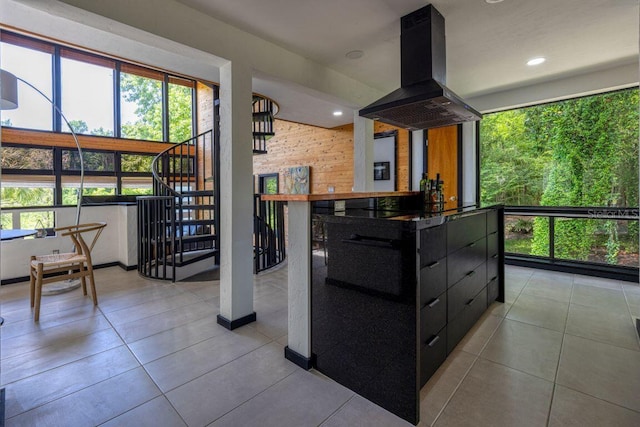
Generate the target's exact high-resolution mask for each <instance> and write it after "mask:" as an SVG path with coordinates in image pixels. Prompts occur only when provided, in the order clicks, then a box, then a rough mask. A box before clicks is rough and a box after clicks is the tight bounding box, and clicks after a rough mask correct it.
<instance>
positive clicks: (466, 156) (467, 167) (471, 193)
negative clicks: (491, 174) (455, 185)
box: [462, 122, 478, 205]
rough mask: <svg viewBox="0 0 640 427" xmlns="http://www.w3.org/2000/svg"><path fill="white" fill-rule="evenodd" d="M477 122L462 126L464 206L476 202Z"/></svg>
mask: <svg viewBox="0 0 640 427" xmlns="http://www.w3.org/2000/svg"><path fill="white" fill-rule="evenodd" d="M477 156H478V153H476V122H467V123H463V124H462V204H463V205H468V204H472V203H475V202H476V196H477V195H476V185H477V176H478V171H477V170H476V169H477V168H476V165H477V164H476V162H477Z"/></svg>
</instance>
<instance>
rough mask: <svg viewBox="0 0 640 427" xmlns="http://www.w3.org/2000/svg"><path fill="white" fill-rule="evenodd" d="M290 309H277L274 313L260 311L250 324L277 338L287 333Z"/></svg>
mask: <svg viewBox="0 0 640 427" xmlns="http://www.w3.org/2000/svg"><path fill="white" fill-rule="evenodd" d="M288 312H289V310H288V309H286V308H285V309H283V310H279V311H275V312H272V313H266V314H261V313H258V315H257V320H256V322H254V323H251V324H250V325H251V326H252V327H254V328H255V329H256V331H258V332H260V333H261V334H263V335H266V336H267V337H269V338H272V339H276V338H280V337H281V336H283V335H286V334H287V330H288V320H289V317H288Z"/></svg>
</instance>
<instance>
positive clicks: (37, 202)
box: [0, 186, 53, 208]
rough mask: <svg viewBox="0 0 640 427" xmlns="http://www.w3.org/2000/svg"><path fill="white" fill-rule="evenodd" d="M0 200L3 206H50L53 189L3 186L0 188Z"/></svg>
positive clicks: (0, 204)
mask: <svg viewBox="0 0 640 427" xmlns="http://www.w3.org/2000/svg"><path fill="white" fill-rule="evenodd" d="M0 201H1V203H0V206H1V207H3V208H11V207H24V206H52V205H53V189H52V188H25V187H7V186H3V187H2V188H1V189H0Z"/></svg>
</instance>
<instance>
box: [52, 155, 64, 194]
mask: <svg viewBox="0 0 640 427" xmlns="http://www.w3.org/2000/svg"><path fill="white" fill-rule="evenodd" d="M53 173H54V175H55V177H56V178H55V180H56V188H55V191H54V193H53V204H54V205H55V206H60V205H62V148H61V147H55V148H54V149H53Z"/></svg>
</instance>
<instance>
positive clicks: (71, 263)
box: [29, 222, 107, 322]
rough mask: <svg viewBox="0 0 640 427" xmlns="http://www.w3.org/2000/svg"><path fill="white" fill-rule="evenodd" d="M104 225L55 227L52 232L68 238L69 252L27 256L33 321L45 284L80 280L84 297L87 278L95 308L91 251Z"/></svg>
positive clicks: (100, 223) (99, 223) (94, 285)
mask: <svg viewBox="0 0 640 427" xmlns="http://www.w3.org/2000/svg"><path fill="white" fill-rule="evenodd" d="M106 226H107V223H106V222H96V223H90V224H80V225H71V226H68V227H58V228H55V229H54V230H55V231H56V232H62V234H61V235H62V236H69V237H70V238H71V240H72V241H73V246H74V248H73V252H69V253H62V254H53V255H37V256H34V255H32V256H31V262H30V264H29V265H30V274H29V276H30V277H31V307H34V305H35V313H34V318H33V320H34V321H36V322H38V321H39V320H40V299H41V297H42V285H44V284H47V283H51V282H59V281H62V280H68V279H75V278H80V281H81V283H82V291H83V292H84V294H85V295H87V282H86V280H85V278H86V276H89V281H90V282H91V295H92V296H93V304H94V305H98V297H97V295H96V284H95V280H94V278H93V264H92V262H91V250H92V249H93V247H94V246H95V244H96V241H97V240H98V237H100V234H101V233H102V230H103V229H104V227H106ZM92 232H93V239H92V240H91V244H89V245H87V242H86V240H88V237H89V236H91V233H92ZM87 233H89V234H87ZM83 236H84V237H83ZM85 239H86V240H85ZM45 275H46V277H45Z"/></svg>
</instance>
